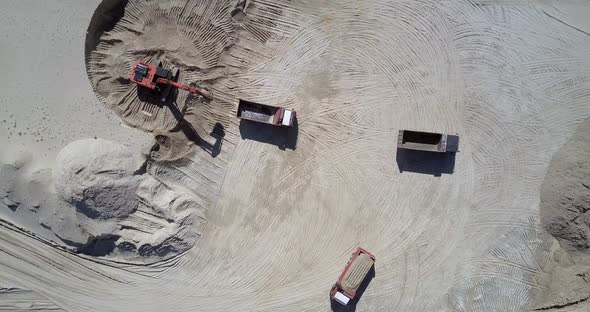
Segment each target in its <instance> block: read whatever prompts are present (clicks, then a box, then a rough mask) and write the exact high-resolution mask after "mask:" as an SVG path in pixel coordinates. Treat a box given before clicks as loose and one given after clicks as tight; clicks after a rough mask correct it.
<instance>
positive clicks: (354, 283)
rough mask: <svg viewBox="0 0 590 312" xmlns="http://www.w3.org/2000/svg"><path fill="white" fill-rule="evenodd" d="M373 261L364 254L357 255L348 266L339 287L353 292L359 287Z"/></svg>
mask: <svg viewBox="0 0 590 312" xmlns="http://www.w3.org/2000/svg"><path fill="white" fill-rule="evenodd" d="M374 263H375V260H373V258H371V256H369V255H368V254H366V253H361V254H359V255H358V256H357V257H356V258H355V259H354V260H353V261H352V263H351V264H350V267H349V268H348V271H346V273H345V274H344V276H343V277H342V279H341V280H340V287H342V289H343V290H345V291H347V292H354V291H356V289H357V288H358V287H359V286H360V285H361V283H362V282H363V280H364V279H365V276H367V273H369V270H371V267H372V266H373V264H374Z"/></svg>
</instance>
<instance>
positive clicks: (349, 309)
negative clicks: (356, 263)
mask: <svg viewBox="0 0 590 312" xmlns="http://www.w3.org/2000/svg"><path fill="white" fill-rule="evenodd" d="M374 277H375V265H373V266H372V267H371V270H369V273H367V276H365V279H363V281H362V282H361V285H360V286H359V288H358V290H357V291H356V296H355V297H354V299H352V300H350V302H348V304H347V305H341V304H340V303H338V302H336V300H330V307H331V308H332V311H334V312H354V311H356V305H357V304H358V302H359V300H360V299H361V298H362V297H363V293H364V292H365V290H366V289H367V287H368V286H369V284H370V283H371V281H372V280H373V278H374Z"/></svg>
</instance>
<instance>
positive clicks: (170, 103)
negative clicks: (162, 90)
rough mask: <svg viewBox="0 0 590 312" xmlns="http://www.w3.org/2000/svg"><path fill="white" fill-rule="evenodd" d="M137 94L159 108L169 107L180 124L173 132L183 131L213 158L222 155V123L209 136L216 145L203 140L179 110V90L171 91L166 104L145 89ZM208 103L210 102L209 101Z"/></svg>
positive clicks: (223, 131) (223, 130) (216, 125)
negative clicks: (177, 99)
mask: <svg viewBox="0 0 590 312" xmlns="http://www.w3.org/2000/svg"><path fill="white" fill-rule="evenodd" d="M137 94H138V97H139V99H140V100H141V101H143V102H148V103H150V104H153V105H156V106H158V107H163V106H167V107H168V108H169V109H170V112H172V115H174V118H175V119H176V121H177V122H178V125H177V126H176V127H175V128H174V130H173V131H178V130H180V131H182V133H183V134H184V136H185V137H186V138H187V139H188V140H190V141H191V142H193V143H195V145H197V146H199V147H201V148H202V149H203V150H205V151H207V152H208V153H209V154H211V157H213V158H215V157H217V156H218V155H219V153H221V145H222V144H223V137H224V136H225V128H224V127H223V125H222V124H221V123H219V122H218V123H216V124H215V126H213V129H212V130H211V132H210V133H209V135H210V136H211V137H213V138H215V143H214V144H211V143H209V142H207V141H206V140H203V139H202V138H201V137H200V136H199V133H198V132H197V130H195V128H194V127H193V125H192V124H191V123H190V122H188V121H187V120H186V119H185V118H184V114H183V113H182V112H181V111H180V109H179V108H178V105H177V104H176V98H177V96H178V90H177V89H171V90H170V94H169V95H168V99H167V101H166V102H162V101H160V99H159V97H158V96H156V95H154V94H153V93H151V92H150V91H149V90H144V89H143V88H137ZM207 101H208V100H207Z"/></svg>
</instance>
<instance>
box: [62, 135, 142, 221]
mask: <svg viewBox="0 0 590 312" xmlns="http://www.w3.org/2000/svg"><path fill="white" fill-rule="evenodd" d="M144 162H145V160H143V159H141V158H140V157H137V155H134V154H132V153H131V152H130V151H129V150H128V149H127V148H125V147H124V146H123V145H121V144H118V143H115V142H110V141H106V140H102V139H97V140H93V139H89V140H79V141H75V142H73V143H71V144H69V145H67V146H66V147H65V148H64V149H62V150H61V152H60V153H59V154H58V156H57V165H56V170H55V172H54V176H55V182H56V189H57V191H58V193H59V194H60V196H61V197H62V199H64V200H65V201H66V202H68V203H70V204H72V205H73V206H74V207H76V209H77V210H78V211H79V212H81V213H83V214H85V215H86V216H88V217H90V218H98V219H109V218H120V217H126V216H128V215H129V214H130V213H132V212H133V211H134V210H135V209H137V204H138V200H137V196H136V194H135V193H136V190H137V187H138V186H139V183H140V180H141V177H140V175H138V173H140V172H139V169H140V168H141V167H142V166H143V163H144Z"/></svg>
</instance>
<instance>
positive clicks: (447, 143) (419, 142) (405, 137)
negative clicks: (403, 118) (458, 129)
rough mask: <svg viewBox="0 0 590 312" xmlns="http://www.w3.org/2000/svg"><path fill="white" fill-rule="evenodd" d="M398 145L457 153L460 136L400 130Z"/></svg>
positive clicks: (414, 148) (413, 148)
mask: <svg viewBox="0 0 590 312" xmlns="http://www.w3.org/2000/svg"><path fill="white" fill-rule="evenodd" d="M397 147H398V148H404V149H411V150H418V151H427V152H437V153H455V152H457V151H458V150H459V137H458V136H456V135H450V134H442V133H432V132H424V131H413V130H400V131H399V134H398V137H397Z"/></svg>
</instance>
